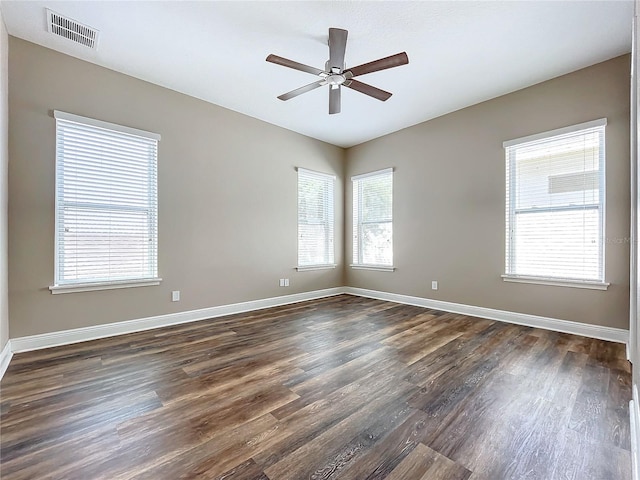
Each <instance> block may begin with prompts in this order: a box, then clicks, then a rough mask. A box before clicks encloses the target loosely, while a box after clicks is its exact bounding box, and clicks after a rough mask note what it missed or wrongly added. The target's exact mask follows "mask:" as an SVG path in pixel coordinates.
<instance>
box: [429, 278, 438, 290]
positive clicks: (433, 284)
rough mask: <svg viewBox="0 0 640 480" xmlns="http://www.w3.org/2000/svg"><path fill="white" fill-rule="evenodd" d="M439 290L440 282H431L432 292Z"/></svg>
mask: <svg viewBox="0 0 640 480" xmlns="http://www.w3.org/2000/svg"><path fill="white" fill-rule="evenodd" d="M437 289H438V281H437V280H433V281H432V282H431V290H437Z"/></svg>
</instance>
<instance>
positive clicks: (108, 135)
mask: <svg viewBox="0 0 640 480" xmlns="http://www.w3.org/2000/svg"><path fill="white" fill-rule="evenodd" d="M55 117H56V232H55V235H56V242H55V243H56V252H55V254H56V256H55V262H56V265H55V285H56V286H63V285H81V284H99V283H113V282H118V281H128V280H131V281H136V280H147V279H156V277H157V273H158V272H157V270H158V269H157V253H158V247H157V242H158V212H157V210H158V207H157V205H158V200H157V152H158V148H157V145H158V140H159V139H160V136H159V135H156V134H153V133H149V132H144V131H141V130H135V129H131V128H128V127H122V126H119V125H114V124H110V123H106V122H101V121H98V120H93V119H89V118H84V117H79V116H76V115H71V114H68V113H64V112H58V111H56V112H55Z"/></svg>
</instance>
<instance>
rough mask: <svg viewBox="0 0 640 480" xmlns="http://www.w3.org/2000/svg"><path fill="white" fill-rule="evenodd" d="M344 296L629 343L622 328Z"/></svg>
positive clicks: (398, 298)
mask: <svg viewBox="0 0 640 480" xmlns="http://www.w3.org/2000/svg"><path fill="white" fill-rule="evenodd" d="M344 290H345V293H349V294H351V295H357V296H360V297H368V298H375V299H378V300H386V301H389V302H395V303H403V304H406V305H415V306H418V307H426V308H433V309H435V310H443V311H445V312H451V313H460V314H463V315H471V316H474V317H481V318H488V319H489V320H498V321H500V322H507V323H516V324H518V325H525V326H527V327H535V328H542V329H544V330H553V331H556V332H563V333H571V334H573V335H580V336H583V337H590V338H598V339H600V340H608V341H610V342H616V343H624V344H627V343H628V341H629V330H623V329H621V328H611V327H602V326H599V325H589V324H586V323H578V322H571V321H569V320H558V319H555V318H548V317H540V316H538V315H529V314H526V313H515V312H507V311H505V310H495V309H493V308H485V307H475V306H473V305H464V304H461V303H451V302H443V301H442V300H431V299H428V298H422V297H411V296H409V295H401V294H398V293H388V292H379V291H376V290H367V289H364V288H354V287H345V288H344Z"/></svg>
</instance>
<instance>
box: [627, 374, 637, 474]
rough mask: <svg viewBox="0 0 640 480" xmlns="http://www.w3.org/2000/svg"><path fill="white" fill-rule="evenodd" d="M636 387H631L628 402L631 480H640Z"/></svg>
mask: <svg viewBox="0 0 640 480" xmlns="http://www.w3.org/2000/svg"><path fill="white" fill-rule="evenodd" d="M638 401H639V399H638V386H637V385H634V386H633V392H632V400H631V401H630V402H629V416H630V419H629V422H630V424H631V432H630V433H631V475H632V478H633V480H640V463H639V460H640V459H639V458H638V447H640V437H638V435H639V434H640V408H638V407H639V405H638Z"/></svg>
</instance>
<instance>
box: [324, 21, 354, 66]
mask: <svg viewBox="0 0 640 480" xmlns="http://www.w3.org/2000/svg"><path fill="white" fill-rule="evenodd" d="M348 33H349V32H347V30H342V29H341V28H330V29H329V70H331V69H332V68H337V69H338V71H339V72H342V69H343V68H344V52H345V50H346V49H347V35H348Z"/></svg>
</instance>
